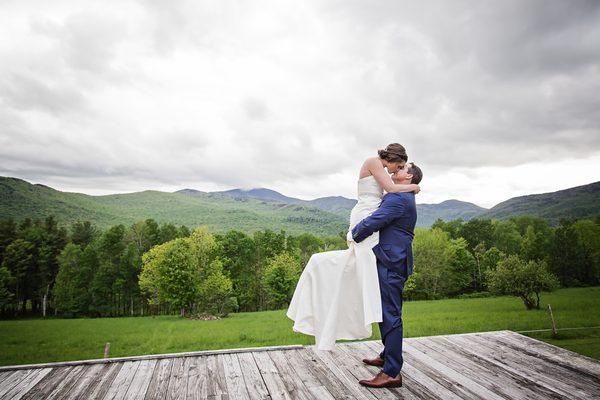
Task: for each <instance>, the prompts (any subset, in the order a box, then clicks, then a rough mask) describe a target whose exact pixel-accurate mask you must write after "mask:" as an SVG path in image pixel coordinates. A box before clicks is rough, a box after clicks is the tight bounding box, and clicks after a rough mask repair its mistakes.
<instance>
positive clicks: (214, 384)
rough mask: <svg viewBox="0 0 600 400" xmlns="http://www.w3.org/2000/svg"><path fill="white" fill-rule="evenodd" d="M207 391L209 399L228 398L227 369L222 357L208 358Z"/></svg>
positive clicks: (213, 356) (211, 356)
mask: <svg viewBox="0 0 600 400" xmlns="http://www.w3.org/2000/svg"><path fill="white" fill-rule="evenodd" d="M206 380H207V383H208V384H207V386H206V391H207V392H208V397H209V398H213V399H222V398H227V397H228V392H227V382H226V381H225V367H224V366H223V359H222V356H218V355H210V356H208V357H207V358H206Z"/></svg>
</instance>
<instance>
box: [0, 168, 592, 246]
mask: <svg viewBox="0 0 600 400" xmlns="http://www.w3.org/2000/svg"><path fill="white" fill-rule="evenodd" d="M354 204H356V200H354V199H348V198H345V197H341V196H332V197H322V198H318V199H314V200H301V199H297V198H293V197H288V196H285V195H283V194H281V193H279V192H276V191H274V190H271V189H266V188H258V189H250V190H242V189H233V190H227V191H219V192H202V191H199V190H195V189H182V190H178V191H176V192H173V193H169V192H160V191H156V190H145V191H142V192H135V193H126V194H111V195H103V196H91V195H86V194H82V193H72V192H62V191H58V190H55V189H53V188H51V187H48V186H45V185H41V184H31V183H29V182H27V181H24V180H22V179H19V178H12V177H0V218H9V217H12V218H14V219H15V220H22V219H24V218H27V217H31V218H44V217H45V216H47V215H54V216H55V217H56V218H57V219H58V220H59V221H61V222H63V223H66V224H70V223H72V222H75V221H77V220H89V221H91V222H93V223H95V224H96V225H98V226H99V227H101V228H107V227H109V226H111V225H115V224H120V223H122V224H131V223H133V222H136V221H139V220H142V219H146V218H153V219H155V220H156V221H157V222H159V223H163V222H172V223H174V224H176V225H187V226H188V227H190V228H194V227H196V226H199V225H207V226H208V227H209V228H210V229H211V231H213V232H218V233H222V232H226V231H228V230H230V229H238V230H241V231H245V232H254V231H257V230H262V229H272V230H275V231H279V230H285V231H286V232H288V233H290V234H298V233H302V232H312V233H315V234H318V235H335V234H338V233H339V232H342V231H345V230H346V229H347V228H348V219H349V215H350V210H351V209H352V207H353V206H354ZM417 211H418V215H419V217H418V222H417V225H418V226H423V227H428V226H431V224H432V223H433V222H434V221H435V220H436V219H438V218H441V219H443V220H446V221H448V220H452V219H457V218H462V219H463V220H465V221H467V220H469V219H471V218H475V217H484V218H498V219H506V218H510V217H512V216H515V215H521V214H529V215H537V216H540V217H543V218H546V219H548V220H549V221H550V222H551V223H553V224H556V223H557V221H558V220H559V219H560V218H564V217H574V218H592V217H594V216H595V215H597V214H598V213H599V212H600V182H596V183H592V184H589V185H585V186H579V187H575V188H571V189H566V190H561V191H558V192H553V193H545V194H536V195H530V196H521V197H515V198H512V199H509V200H507V201H504V202H502V203H500V204H498V205H496V206H494V207H492V208H491V209H485V208H483V207H479V206H477V205H475V204H473V203H468V202H464V201H460V200H447V201H444V202H442V203H439V204H418V205H417Z"/></svg>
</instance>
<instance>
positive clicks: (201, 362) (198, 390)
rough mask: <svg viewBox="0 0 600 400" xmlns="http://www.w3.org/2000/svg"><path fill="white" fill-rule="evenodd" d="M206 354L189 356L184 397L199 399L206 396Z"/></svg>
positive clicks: (193, 399)
mask: <svg viewBox="0 0 600 400" xmlns="http://www.w3.org/2000/svg"><path fill="white" fill-rule="evenodd" d="M207 358H208V357H207V356H202V357H194V358H190V366H189V369H188V384H187V393H186V399H192V400H200V399H206V398H207V397H208V382H207V380H206V379H207V378H206V376H207V371H206V368H207V367H206V362H207Z"/></svg>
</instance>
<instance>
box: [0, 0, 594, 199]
mask: <svg viewBox="0 0 600 400" xmlns="http://www.w3.org/2000/svg"><path fill="white" fill-rule="evenodd" d="M599 49H600V2H598V1H562V2H560V1H547V0H545V1H531V0H528V1H521V0H519V1H478V0H477V1H475V0H474V1H451V2H450V1H413V2H405V1H398V0H390V1H364V0H363V1H349V0H343V1H323V0H314V1H283V0H273V1H228V0H219V1H212V2H205V1H202V2H199V1H188V2H186V1H160V0H155V1H123V0H119V1H114V2H109V1H105V0H103V1H98V2H92V1H81V0H73V1H56V0H53V1H50V2H49V1H37V2H36V1H26V0H18V1H17V0H13V1H10V0H8V1H7V0H4V1H2V2H0V175H2V176H13V177H18V178H22V179H25V180H27V181H30V182H32V183H43V184H45V185H48V186H51V187H54V188H56V189H58V190H63V191H76V192H83V193H88V194H107V193H117V192H133V191H140V190H146V189H155V190H163V191H175V190H178V189H182V188H193V189H198V190H205V191H211V190H224V189H230V188H234V187H243V188H250V187H268V188H271V189H274V190H277V191H280V192H282V193H284V194H286V195H289V196H295V197H300V198H304V199H311V198H315V197H322V196H331V195H343V196H346V197H356V193H355V192H356V179H357V175H358V170H359V168H360V166H361V164H362V162H363V161H364V159H365V158H367V157H369V156H374V155H376V151H377V149H379V148H383V147H385V146H386V145H387V144H388V143H391V142H399V143H402V144H404V145H405V146H406V148H407V150H408V154H409V157H410V158H411V159H412V160H413V161H415V162H416V163H417V164H419V165H420V166H421V167H422V169H423V171H424V179H423V182H422V192H421V194H419V196H418V201H419V202H421V203H431V202H440V201H443V200H446V199H449V198H457V199H461V200H466V201H471V202H474V203H476V204H479V205H481V206H485V207H489V206H492V205H494V204H496V203H498V202H500V201H503V200H505V199H507V198H510V197H513V196H517V195H522V194H529V193H541V192H548V191H554V190H558V189H563V188H567V187H572V186H577V185H581V184H586V183H591V182H593V181H598V180H600V112H599V110H600V51H599Z"/></svg>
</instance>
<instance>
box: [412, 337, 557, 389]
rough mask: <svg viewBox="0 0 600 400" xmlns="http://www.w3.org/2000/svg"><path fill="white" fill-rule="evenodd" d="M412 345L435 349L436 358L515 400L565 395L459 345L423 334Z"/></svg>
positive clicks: (422, 348) (423, 349)
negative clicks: (442, 341) (439, 342)
mask: <svg viewBox="0 0 600 400" xmlns="http://www.w3.org/2000/svg"><path fill="white" fill-rule="evenodd" d="M410 345H411V346H413V347H415V348H417V349H419V350H422V351H427V349H430V350H431V351H433V352H435V353H434V354H435V357H436V358H438V359H440V360H443V361H444V363H446V364H449V365H452V366H453V367H454V368H455V369H456V370H457V371H460V372H462V373H463V374H464V375H473V376H476V377H477V382H479V383H480V384H481V385H485V386H486V387H487V388H488V389H490V390H492V391H494V392H496V393H498V394H499V395H501V396H503V397H505V398H508V399H515V400H529V399H532V400H534V399H540V400H542V399H556V400H558V399H560V398H561V396H560V395H559V394H558V393H556V392H552V391H549V390H547V389H546V388H545V387H543V386H539V385H537V384H536V383H535V382H532V381H530V380H528V379H526V378H524V377H523V376H521V375H517V374H514V373H511V372H510V371H508V370H506V369H504V368H502V367H499V366H498V365H496V364H493V363H490V362H488V361H487V360H485V359H482V358H480V357H478V356H475V355H473V354H469V353H466V352H464V351H462V349H461V348H460V347H457V346H455V345H449V344H447V345H440V344H438V343H437V342H434V341H432V340H431V339H430V338H420V340H415V341H412V342H411V344H410ZM432 357H434V355H432Z"/></svg>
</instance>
